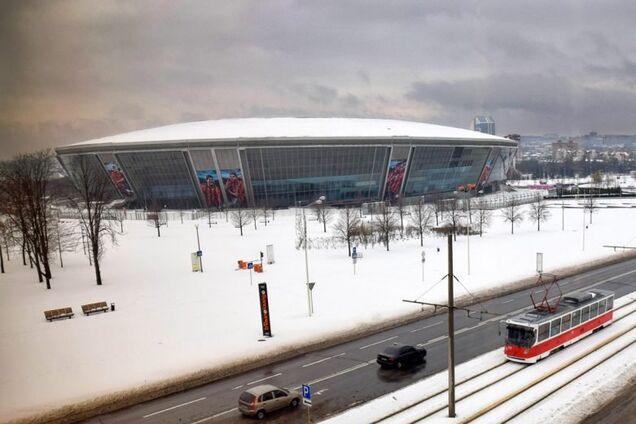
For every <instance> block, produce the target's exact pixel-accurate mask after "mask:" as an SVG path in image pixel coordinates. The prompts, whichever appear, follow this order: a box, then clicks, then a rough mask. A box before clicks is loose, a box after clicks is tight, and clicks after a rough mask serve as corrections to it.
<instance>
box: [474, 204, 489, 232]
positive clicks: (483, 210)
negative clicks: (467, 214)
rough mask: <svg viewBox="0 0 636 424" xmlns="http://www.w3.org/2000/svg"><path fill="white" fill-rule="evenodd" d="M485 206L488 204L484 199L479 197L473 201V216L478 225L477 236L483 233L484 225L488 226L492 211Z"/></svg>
mask: <svg viewBox="0 0 636 424" xmlns="http://www.w3.org/2000/svg"><path fill="white" fill-rule="evenodd" d="M487 206H488V204H487V202H486V201H485V200H484V199H479V200H477V201H476V202H475V218H476V219H477V224H478V225H479V237H481V236H482V235H483V232H484V227H488V225H489V224H490V217H491V215H492V211H491V210H490V209H488V207H487Z"/></svg>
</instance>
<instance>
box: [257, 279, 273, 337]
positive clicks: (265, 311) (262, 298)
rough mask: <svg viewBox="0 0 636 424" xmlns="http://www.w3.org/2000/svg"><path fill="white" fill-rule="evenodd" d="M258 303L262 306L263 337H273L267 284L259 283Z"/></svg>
mask: <svg viewBox="0 0 636 424" xmlns="http://www.w3.org/2000/svg"><path fill="white" fill-rule="evenodd" d="M258 301H259V302H258V303H259V304H260V305H261V325H262V327H263V336H265V337H272V326H271V322H270V320H269V301H268V299H267V284H266V283H259V285H258Z"/></svg>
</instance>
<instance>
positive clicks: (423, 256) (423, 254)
mask: <svg viewBox="0 0 636 424" xmlns="http://www.w3.org/2000/svg"><path fill="white" fill-rule="evenodd" d="M424 262H426V252H425V251H423V250H422V263H424Z"/></svg>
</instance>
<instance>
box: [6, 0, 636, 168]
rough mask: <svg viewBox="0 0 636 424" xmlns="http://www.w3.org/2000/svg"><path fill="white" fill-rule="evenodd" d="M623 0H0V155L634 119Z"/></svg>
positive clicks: (584, 127) (634, 47)
mask: <svg viewBox="0 0 636 424" xmlns="http://www.w3.org/2000/svg"><path fill="white" fill-rule="evenodd" d="M635 18H636V1H634V0H616V1H608V0H604V1H595V2H583V1H578V0H577V1H554V0H533V1H509V0H500V1H486V0H479V1H448V0H443V1H439V2H436V1H422V0H418V1H387V0H378V1H370V0H360V1H348V0H334V1H325V0H315V1H292V0H281V1H278V0H267V1H260V0H254V1H238V0H231V1H224V0H218V1H175V0H167V1H158V0H154V1H139V0H135V1H121V2H120V1H110V0H94V1H57V0H48V1H28V0H17V1H12V0H2V1H1V2H0V158H6V157H9V156H11V155H13V154H15V153H17V152H25V151H30V150H34V149H38V148H43V147H49V146H59V145H63V144H68V143H72V142H78V141H83V140H88V139H91V138H96V137H102V136H107V135H113V134H117V133H121V132H126V131H131V130H135V129H142V128H148V127H154V126H159V125H165V124H172V123H177V122H187V121H197V120H205V119H218V118H238V117H274V116H299V117H310V116H317V117H330V116H345V117H365V118H367V117H368V118H396V119H406V120H414V121H422V122H430V123H436V124H443V125H451V126H456V127H462V128H467V127H468V126H469V123H470V120H471V118H472V117H473V116H474V115H482V114H485V115H492V116H493V118H494V119H495V121H496V124H497V133H498V134H500V135H506V134H509V133H512V132H516V133H521V134H543V133H561V134H573V135H575V134H583V133H587V132H589V131H598V132H600V133H614V134H617V133H623V134H624V133H629V134H634V133H636V35H635V30H634V19H635Z"/></svg>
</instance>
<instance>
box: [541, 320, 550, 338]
mask: <svg viewBox="0 0 636 424" xmlns="http://www.w3.org/2000/svg"><path fill="white" fill-rule="evenodd" d="M548 337H550V323H549V322H547V323H545V324H541V325H540V326H539V341H542V340H545V339H547V338H548Z"/></svg>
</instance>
